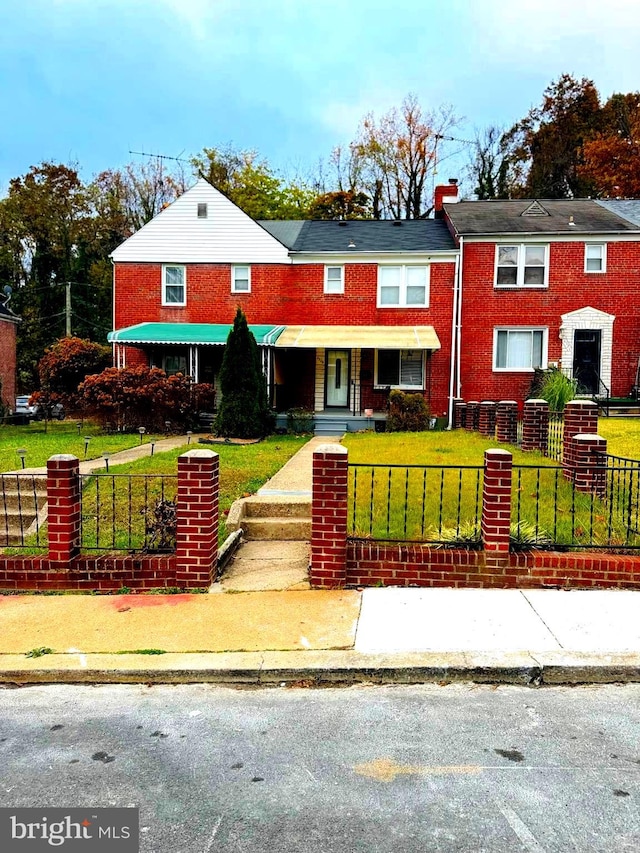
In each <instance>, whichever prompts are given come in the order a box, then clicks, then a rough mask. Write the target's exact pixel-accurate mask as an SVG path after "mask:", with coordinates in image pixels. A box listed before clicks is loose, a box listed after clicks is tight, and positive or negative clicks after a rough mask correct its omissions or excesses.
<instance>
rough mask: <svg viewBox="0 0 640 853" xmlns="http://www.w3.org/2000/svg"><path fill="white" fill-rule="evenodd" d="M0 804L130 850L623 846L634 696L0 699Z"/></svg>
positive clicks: (473, 692) (88, 694) (433, 690)
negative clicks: (84, 817)
mask: <svg viewBox="0 0 640 853" xmlns="http://www.w3.org/2000/svg"><path fill="white" fill-rule="evenodd" d="M0 801H1V804H2V805H3V806H13V807H22V806H39V807H42V806H61V807H65V808H70V807H72V806H81V807H95V808H98V807H105V806H137V807H139V809H140V826H141V844H140V849H141V850H142V851H145V853H151V851H156V853H181V851H183V853H215V851H236V850H237V851H246V853H254V851H270V853H271V851H273V853H306V851H310V853H316V851H318V853H319V852H320V851H322V853H338V851H340V853H344V851H375V852H376V853H377V851H387V853H403V851H421V853H422V851H474V853H477V851H505V853H506V851H509V853H514V851H516V853H517V851H525V853H531V852H532V851H533V853H543V852H544V853H551V851H558V853H559V852H560V851H562V853H566V851H616V853H618V851H637V850H638V849H640V809H639V804H640V686H638V685H626V686H622V685H621V686H600V687H583V688H570V687H548V688H543V689H532V688H526V687H517V686H501V687H497V688H495V687H494V688H492V687H490V686H478V685H472V684H449V685H434V684H432V685H424V686H390V687H369V686H359V687H351V688H343V689H326V690H308V689H304V687H303V686H300V687H298V688H291V687H288V688H283V689H278V688H274V689H268V690H235V689H230V688H220V687H215V686H212V685H176V686H168V685H158V686H143V685H111V686H88V685H86V686H70V685H50V686H32V687H26V688H18V689H10V688H4V689H0Z"/></svg>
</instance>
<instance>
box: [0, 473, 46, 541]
mask: <svg viewBox="0 0 640 853" xmlns="http://www.w3.org/2000/svg"><path fill="white" fill-rule="evenodd" d="M46 503H47V484H46V479H45V478H44V477H41V476H38V475H35V474H20V473H18V474H0V548H28V549H35V550H39V549H46V547H47V538H46V535H45V534H44V532H43V524H44V516H45V512H46V509H45V507H46Z"/></svg>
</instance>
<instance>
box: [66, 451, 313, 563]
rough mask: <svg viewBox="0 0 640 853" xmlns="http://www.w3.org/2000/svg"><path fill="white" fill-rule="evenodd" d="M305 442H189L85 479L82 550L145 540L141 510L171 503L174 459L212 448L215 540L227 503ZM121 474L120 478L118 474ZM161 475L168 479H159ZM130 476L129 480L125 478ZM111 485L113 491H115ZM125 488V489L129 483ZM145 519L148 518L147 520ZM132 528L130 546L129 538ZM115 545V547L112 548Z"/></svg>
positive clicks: (256, 484) (254, 486)
mask: <svg viewBox="0 0 640 853" xmlns="http://www.w3.org/2000/svg"><path fill="white" fill-rule="evenodd" d="M306 441H307V439H306V438H304V437H299V436H293V435H284V436H270V437H269V438H267V439H265V440H264V441H261V442H260V443H258V444H244V445H234V444H213V445H202V444H196V443H194V442H192V444H191V446H190V447H187V445H184V446H182V447H179V448H176V449H174V450H170V451H167V452H166V453H156V454H154V456H145V457H144V458H142V459H138V460H136V461H134V462H130V463H128V464H126V465H113V464H112V465H110V466H109V474H110V475H112V476H110V477H90V478H87V480H86V481H85V488H84V495H83V505H82V514H83V524H84V527H85V534H84V536H83V545H84V547H92V546H93V545H95V543H96V542H99V543H100V544H102V543H103V542H104V543H108V547H109V549H113V550H120V549H121V550H129V549H130V548H131V547H132V544H133V547H139V544H138V543H140V542H142V541H144V529H145V512H144V508H145V506H146V507H153V506H154V504H155V503H156V501H157V500H160V499H161V498H162V497H164V499H165V500H170V501H173V500H174V499H175V494H176V488H177V478H176V475H177V472H178V456H180V455H181V454H182V453H184V452H185V451H186V450H189V449H191V450H193V449H197V448H199V449H207V450H213V451H214V452H216V453H217V454H218V455H219V457H220V494H219V511H220V532H219V541H220V542H223V541H224V539H225V538H226V536H227V530H226V525H225V523H224V519H225V517H226V513H227V512H228V510H229V508H230V507H231V504H232V503H233V502H234V501H235V500H236V499H237V498H240V497H243V496H245V495H250V494H253V493H254V492H256V491H257V490H258V489H259V488H260V486H262V485H263V484H264V483H265V482H266V481H267V480H268V479H269V478H270V477H272V476H273V475H274V474H275V473H276V472H277V471H279V470H280V468H282V466H283V465H284V463H285V462H286V461H287V460H288V459H290V458H291V456H293V454H294V453H296V451H297V450H299V449H300V447H302V445H303V444H305V443H306ZM121 474H126V475H128V477H127V479H125V478H123V479H122V480H121V479H120V478H119V476H118V475H121ZM162 475H169V476H170V479H169V478H167V479H165V480H164V491H163V492H161V489H162V482H163V481H162ZM129 477H130V478H131V479H130V480H129ZM114 484H115V490H114ZM129 484H130V485H129ZM98 488H99V490H100V497H99V505H100V514H98V512H97V505H98V501H97V500H96V497H97V489H98ZM147 517H148V516H147ZM129 520H131V526H132V533H131V535H132V542H131V541H130V538H129V536H130V534H129ZM114 542H115V544H114Z"/></svg>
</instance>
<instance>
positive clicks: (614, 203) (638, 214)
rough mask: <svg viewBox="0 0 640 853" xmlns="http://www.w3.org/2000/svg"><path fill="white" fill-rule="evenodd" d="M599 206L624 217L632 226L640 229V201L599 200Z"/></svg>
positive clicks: (631, 199) (632, 199) (630, 199)
mask: <svg viewBox="0 0 640 853" xmlns="http://www.w3.org/2000/svg"><path fill="white" fill-rule="evenodd" d="M598 204H600V205H602V207H606V208H607V210H610V211H611V212H612V213H615V214H617V215H618V216H622V218H623V219H626V220H627V221H628V222H630V223H631V224H632V225H636V226H637V227H638V228H640V199H637V198H607V199H604V198H599V199H598Z"/></svg>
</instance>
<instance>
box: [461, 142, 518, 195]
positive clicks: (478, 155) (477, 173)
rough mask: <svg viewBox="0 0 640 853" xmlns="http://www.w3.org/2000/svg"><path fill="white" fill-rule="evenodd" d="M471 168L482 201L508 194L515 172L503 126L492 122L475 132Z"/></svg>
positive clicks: (471, 175) (470, 173) (472, 177)
mask: <svg viewBox="0 0 640 853" xmlns="http://www.w3.org/2000/svg"><path fill="white" fill-rule="evenodd" d="M468 172H469V177H470V178H471V180H472V181H473V184H474V190H473V191H474V194H475V196H476V198H477V199H479V200H480V201H483V200H486V199H491V198H509V196H510V192H511V185H512V183H513V182H514V174H513V168H512V164H511V160H510V157H509V151H508V146H507V142H506V140H505V134H504V130H502V129H501V128H498V127H495V126H492V127H488V128H486V129H485V130H484V131H479V132H477V133H476V137H475V140H474V144H473V149H472V159H471V163H470V164H469V169H468Z"/></svg>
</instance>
